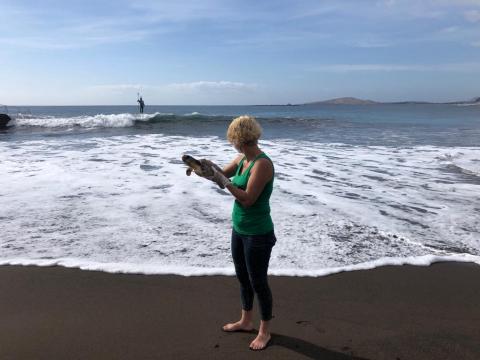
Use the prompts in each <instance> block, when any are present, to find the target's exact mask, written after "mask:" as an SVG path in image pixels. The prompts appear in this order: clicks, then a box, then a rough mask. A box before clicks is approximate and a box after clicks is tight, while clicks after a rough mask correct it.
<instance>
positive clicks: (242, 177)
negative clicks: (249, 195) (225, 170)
mask: <svg viewBox="0 0 480 360" xmlns="http://www.w3.org/2000/svg"><path fill="white" fill-rule="evenodd" d="M260 158H266V159H268V160H270V162H271V161H272V160H271V159H270V158H269V157H268V156H267V155H265V153H261V154H259V155H258V156H256V157H255V158H254V159H253V161H252V162H251V163H250V165H249V166H248V168H247V169H246V170H245V171H244V172H243V174H240V171H241V170H242V166H243V162H244V161H245V157H244V158H243V159H242V161H240V164H238V167H237V171H236V173H235V176H234V177H233V178H232V183H233V185H235V186H236V187H238V188H240V189H242V190H245V189H246V188H247V183H248V179H249V178H250V169H251V168H252V167H253V164H255V161H257V159H260ZM272 165H273V163H272ZM274 176H275V170H274V175H273V177H272V180H270V181H269V182H268V183H266V184H265V187H264V188H263V190H262V192H261V193H260V195H259V196H258V199H257V201H255V203H254V204H253V205H252V206H250V207H247V208H245V207H243V206H242V204H240V203H239V202H238V201H237V200H235V203H234V204H233V211H232V222H233V229H234V230H235V231H236V232H237V233H239V234H242V235H262V234H266V233H268V232H270V231H272V230H273V222H272V218H271V216H270V202H269V201H270V195H271V194H272V190H273V178H274Z"/></svg>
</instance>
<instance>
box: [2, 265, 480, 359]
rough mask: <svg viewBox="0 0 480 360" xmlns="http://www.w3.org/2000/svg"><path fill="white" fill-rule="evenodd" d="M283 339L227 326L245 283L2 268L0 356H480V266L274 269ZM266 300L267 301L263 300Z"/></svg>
mask: <svg viewBox="0 0 480 360" xmlns="http://www.w3.org/2000/svg"><path fill="white" fill-rule="evenodd" d="M270 283H271V287H272V291H273V294H274V302H275V303H274V315H275V318H274V319H273V323H272V325H273V328H272V330H273V333H274V334H273V340H272V343H271V346H269V348H268V349H267V350H265V351H262V352H253V351H250V350H249V349H248V345H249V342H250V341H251V339H253V337H254V334H247V333H236V334H229V333H224V332H222V331H221V330H220V328H221V326H222V325H223V324H224V322H226V321H227V320H228V321H229V320H236V318H237V316H238V314H239V312H240V305H239V304H240V299H239V290H238V285H237V282H236V279H235V278H234V277H226V276H210V277H182V276H170V275H162V276H144V275H122V274H107V273H102V272H92V271H82V270H77V269H66V268H61V267H47V268H41V267H20V266H0V319H1V321H0V359H247V358H248V359H255V358H258V359H260V358H261V359H339V360H340V359H393V360H395V359H401V360H414V359H455V360H457V359H458V360H460V359H472V360H473V359H477V360H478V359H480V325H479V324H480V266H478V265H474V264H462V263H439V264H434V265H432V266H430V267H414V266H399V267H393V266H387V267H382V268H378V269H374V270H368V271H356V272H348V273H340V274H336V275H331V276H327V277H320V278H299V277H271V279H270ZM255 306H256V305H255Z"/></svg>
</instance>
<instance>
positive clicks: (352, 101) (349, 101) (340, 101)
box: [288, 97, 480, 106]
mask: <svg viewBox="0 0 480 360" xmlns="http://www.w3.org/2000/svg"><path fill="white" fill-rule="evenodd" d="M377 104H399V105H400V104H450V105H480V97H475V98H473V99H471V100H466V101H451V102H428V101H397V102H379V101H373V100H364V99H358V98H355V97H341V98H335V99H329V100H323V101H313V102H308V103H303V104H299V105H307V106H308V105H377ZM288 105H290V104H288Z"/></svg>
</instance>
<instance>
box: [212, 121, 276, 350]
mask: <svg viewBox="0 0 480 360" xmlns="http://www.w3.org/2000/svg"><path fill="white" fill-rule="evenodd" d="M261 133H262V129H261V127H260V125H259V124H258V122H257V121H256V120H255V118H253V117H251V116H240V117H238V118H236V119H234V120H233V121H232V123H231V124H230V126H229V127H228V131H227V138H228V140H229V141H230V143H231V144H232V145H233V146H234V147H235V149H236V150H237V151H238V152H239V153H240V154H239V155H238V156H237V157H236V158H235V159H234V160H233V161H232V162H231V163H230V164H228V165H227V166H225V167H224V168H223V170H222V169H220V168H218V167H216V166H212V169H213V172H214V175H213V176H212V177H210V178H209V179H210V180H213V181H215V182H216V183H217V184H222V185H223V186H224V187H225V188H226V189H227V190H228V191H229V192H230V193H231V194H232V195H233V196H234V197H235V203H234V206H233V213H232V220H233V229H232V238H231V246H232V257H233V263H234V265H235V272H236V274H237V278H238V281H239V283H240V294H241V300H242V314H241V318H240V320H239V321H237V322H232V323H229V324H226V325H225V326H223V331H227V332H233V331H251V330H253V297H254V294H256V295H257V297H258V303H259V305H260V315H261V322H260V329H259V331H258V335H257V337H256V338H255V339H254V340H253V341H252V342H251V343H250V349H252V350H263V349H265V348H266V347H267V346H268V343H269V341H270V339H271V335H270V320H271V319H272V292H271V291H270V287H269V286H268V277H267V270H268V263H269V260H270V254H271V251H272V248H273V246H274V245H275V242H276V240H277V239H276V237H275V233H274V229H273V222H272V218H271V216H270V203H269V200H270V195H271V194H272V189H273V178H274V168H273V163H272V160H270V158H269V157H268V156H267V155H266V154H265V153H264V152H263V151H262V150H261V149H260V148H259V147H258V139H259V138H260V135H261ZM230 177H232V180H231V181H230V180H229V178H230Z"/></svg>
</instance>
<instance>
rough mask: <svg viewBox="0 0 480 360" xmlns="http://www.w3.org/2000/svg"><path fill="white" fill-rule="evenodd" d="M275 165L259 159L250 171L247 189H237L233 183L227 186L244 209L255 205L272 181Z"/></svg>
mask: <svg viewBox="0 0 480 360" xmlns="http://www.w3.org/2000/svg"><path fill="white" fill-rule="evenodd" d="M272 176H273V165H272V163H271V162H270V161H269V160H267V159H258V160H257V161H256V162H255V164H254V165H253V167H252V169H251V170H250V178H249V179H248V184H247V189H246V190H242V189H240V188H237V187H236V186H234V185H233V184H232V183H229V184H227V186H226V187H227V189H228V191H230V193H231V194H232V195H233V196H234V197H235V198H236V199H237V200H238V202H239V203H240V204H242V206H243V207H249V206H252V205H253V204H255V201H257V199H258V197H259V196H260V194H261V193H262V191H263V188H264V187H265V185H266V184H267V183H268V182H269V181H270V180H271V179H272Z"/></svg>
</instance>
